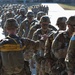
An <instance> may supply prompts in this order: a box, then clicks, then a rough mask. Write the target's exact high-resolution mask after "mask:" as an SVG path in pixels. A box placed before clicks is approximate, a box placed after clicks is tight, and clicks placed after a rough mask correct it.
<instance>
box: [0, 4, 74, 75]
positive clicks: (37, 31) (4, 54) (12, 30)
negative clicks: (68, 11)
mask: <svg viewBox="0 0 75 75" xmlns="http://www.w3.org/2000/svg"><path fill="white" fill-rule="evenodd" d="M10 7H11V9H10ZM17 7H18V8H19V9H14V8H17ZM39 7H40V6H39ZM3 8H7V9H8V10H7V11H6V12H5V11H3V12H2V14H1V19H2V22H1V27H2V28H3V32H4V35H5V38H4V39H1V40H0V74H1V75H32V71H31V68H36V75H74V74H75V66H74V65H75V57H74V56H75V55H74V54H75V53H74V52H75V51H74V49H75V47H74V42H75V33H74V31H75V16H70V17H69V18H68V19H67V17H65V16H64V17H62V16H61V17H58V19H57V21H56V26H57V27H58V29H57V28H55V27H54V26H53V25H51V21H50V18H49V16H48V13H46V12H44V11H42V10H39V11H38V12H37V14H36V17H35V14H34V12H33V11H28V8H26V6H25V5H23V4H21V5H18V4H16V5H7V6H3ZM35 64H36V66H35Z"/></svg>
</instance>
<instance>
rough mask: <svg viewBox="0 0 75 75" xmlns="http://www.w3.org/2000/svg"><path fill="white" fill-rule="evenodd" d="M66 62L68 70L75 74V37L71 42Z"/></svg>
mask: <svg viewBox="0 0 75 75" xmlns="http://www.w3.org/2000/svg"><path fill="white" fill-rule="evenodd" d="M65 62H66V67H67V70H69V71H72V72H75V35H74V36H72V38H71V40H70V43H69V47H68V50H67V56H66V58H65Z"/></svg>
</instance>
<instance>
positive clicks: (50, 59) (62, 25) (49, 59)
mask: <svg viewBox="0 0 75 75" xmlns="http://www.w3.org/2000/svg"><path fill="white" fill-rule="evenodd" d="M66 20H67V18H66V17H59V18H58V19H57V22H56V25H57V26H58V28H59V29H58V30H57V31H54V32H53V33H52V34H50V35H49V37H48V38H47V40H46V43H45V52H46V53H45V59H46V62H45V63H46V64H45V65H46V66H45V67H46V68H45V72H46V73H48V74H53V73H52V68H53V67H54V66H55V65H54V63H55V62H56V58H55V57H54V55H53V54H52V50H51V45H52V41H53V39H54V38H55V37H56V36H57V34H59V32H61V31H64V30H66ZM48 63H49V64H50V66H49V64H48Z"/></svg>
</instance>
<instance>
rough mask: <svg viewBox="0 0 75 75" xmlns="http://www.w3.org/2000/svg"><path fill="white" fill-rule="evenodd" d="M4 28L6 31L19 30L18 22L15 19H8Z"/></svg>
mask: <svg viewBox="0 0 75 75" xmlns="http://www.w3.org/2000/svg"><path fill="white" fill-rule="evenodd" d="M4 28H6V29H12V28H18V22H17V20H16V19H14V18H9V19H7V20H6V22H5V24H4Z"/></svg>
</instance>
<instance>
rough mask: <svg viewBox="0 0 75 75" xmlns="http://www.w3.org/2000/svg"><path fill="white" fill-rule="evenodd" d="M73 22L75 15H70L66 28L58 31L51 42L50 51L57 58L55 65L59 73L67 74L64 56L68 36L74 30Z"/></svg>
mask: <svg viewBox="0 0 75 75" xmlns="http://www.w3.org/2000/svg"><path fill="white" fill-rule="evenodd" d="M74 24H75V16H71V17H70V18H69V19H68V21H67V25H68V29H67V30H66V31H64V32H60V33H59V34H58V35H57V36H56V38H55V39H54V40H53V42H52V52H53V54H54V56H55V57H56V58H57V60H58V61H57V66H58V69H57V71H58V73H59V75H64V74H65V75H67V73H66V65H65V57H66V54H67V48H68V46H69V41H70V38H71V36H72V34H73V32H74V27H73V25H74Z"/></svg>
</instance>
